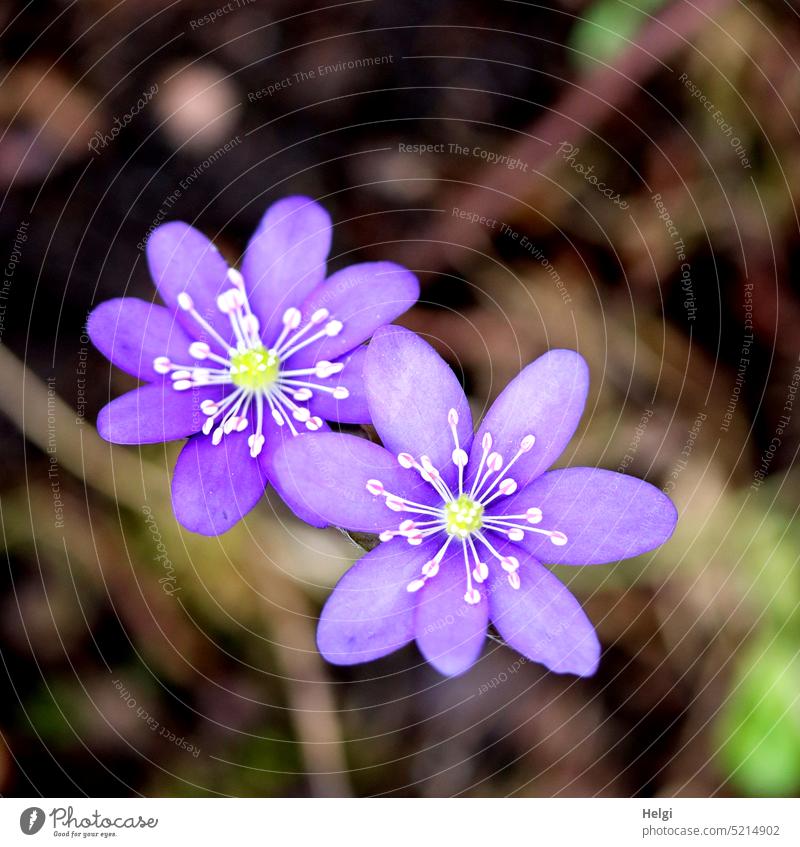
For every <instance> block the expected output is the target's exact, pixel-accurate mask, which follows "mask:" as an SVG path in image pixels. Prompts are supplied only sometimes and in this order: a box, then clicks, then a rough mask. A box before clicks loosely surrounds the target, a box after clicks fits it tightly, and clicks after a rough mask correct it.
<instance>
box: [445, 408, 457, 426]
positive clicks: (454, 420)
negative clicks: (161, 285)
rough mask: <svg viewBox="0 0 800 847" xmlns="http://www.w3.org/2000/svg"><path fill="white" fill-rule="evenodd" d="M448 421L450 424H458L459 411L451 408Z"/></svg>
mask: <svg viewBox="0 0 800 847" xmlns="http://www.w3.org/2000/svg"><path fill="white" fill-rule="evenodd" d="M447 423H449V424H450V426H458V412H457V411H456V410H455V409H450V411H449V412H448V413H447Z"/></svg>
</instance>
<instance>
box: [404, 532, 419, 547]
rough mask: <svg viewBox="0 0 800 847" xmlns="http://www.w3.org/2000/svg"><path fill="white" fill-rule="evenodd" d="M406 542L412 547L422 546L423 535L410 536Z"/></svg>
mask: <svg viewBox="0 0 800 847" xmlns="http://www.w3.org/2000/svg"><path fill="white" fill-rule="evenodd" d="M406 541H408V543H409V544H410V545H411V546H412V547H419V545H420V544H422V535H421V534H419V535H409V536H408V537H407V538H406Z"/></svg>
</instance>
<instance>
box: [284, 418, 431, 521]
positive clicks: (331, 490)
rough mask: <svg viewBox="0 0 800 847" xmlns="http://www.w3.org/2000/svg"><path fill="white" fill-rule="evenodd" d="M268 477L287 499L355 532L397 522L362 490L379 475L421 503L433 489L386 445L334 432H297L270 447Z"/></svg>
mask: <svg viewBox="0 0 800 847" xmlns="http://www.w3.org/2000/svg"><path fill="white" fill-rule="evenodd" d="M270 478H271V479H273V480H274V482H275V484H276V487H278V488H279V490H280V491H281V492H285V493H286V496H287V498H288V500H287V502H289V503H290V504H292V503H297V504H300V505H301V506H302V507H303V508H304V509H305V510H306V511H308V512H309V513H312V514H313V515H314V516H316V519H317V521H319V522H322V523H323V524H324V523H331V524H334V525H336V526H341V527H343V528H345V529H351V530H354V531H357V532H381V531H382V530H384V529H387V528H390V527H391V528H394V527H396V526H397V523H398V518H397V512H393V511H392V510H391V509H389V508H388V507H387V506H386V503H385V499H384V497H382V496H376V495H373V494H371V493H370V492H369V491H368V490H367V481H368V480H372V479H376V480H379V481H380V482H381V483H382V484H383V486H384V487H385V489H386V490H387V491H390V492H392V493H393V494H396V495H399V496H401V497H408V498H410V499H412V500H416V501H418V502H422V503H425V504H428V503H431V502H433V501H434V499H435V496H436V495H435V492H434V490H433V489H432V488H431V486H430V485H427V484H426V483H424V482H423V481H422V479H420V477H419V476H418V475H417V474H416V473H415V472H414V471H411V470H406V469H405V468H401V467H400V465H399V464H398V463H397V459H396V458H395V456H393V455H392V454H391V453H389V451H388V450H385V449H384V448H383V447H380V446H379V445H377V444H373V443H372V442H370V441H367V440H366V439H364V438H357V437H356V436H354V435H344V434H342V433H337V432H319V433H314V434H309V435H300V436H298V437H297V438H292V439H291V440H287V441H286V442H285V443H284V444H283V445H282V447H281V448H280V449H278V450H277V451H276V453H275V456H274V458H273V460H272V469H271V471H270Z"/></svg>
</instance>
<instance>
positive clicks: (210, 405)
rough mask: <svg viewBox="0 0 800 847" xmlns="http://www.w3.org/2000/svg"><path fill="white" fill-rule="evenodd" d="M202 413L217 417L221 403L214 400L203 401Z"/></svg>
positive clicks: (201, 405)
mask: <svg viewBox="0 0 800 847" xmlns="http://www.w3.org/2000/svg"><path fill="white" fill-rule="evenodd" d="M200 411H201V412H202V413H203V414H204V415H216V414H217V412H218V411H219V403H215V402H214V401H213V400H203V402H202V403H201V404H200Z"/></svg>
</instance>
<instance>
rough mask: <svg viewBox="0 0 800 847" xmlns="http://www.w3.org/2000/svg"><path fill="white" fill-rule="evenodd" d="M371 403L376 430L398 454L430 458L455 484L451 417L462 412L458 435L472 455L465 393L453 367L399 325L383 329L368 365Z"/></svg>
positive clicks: (374, 341)
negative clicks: (449, 422)
mask: <svg viewBox="0 0 800 847" xmlns="http://www.w3.org/2000/svg"><path fill="white" fill-rule="evenodd" d="M364 383H365V385H366V389H367V401H368V403H369V409H370V414H371V415H372V422H373V424H374V425H375V429H376V430H377V431H378V435H380V437H381V440H382V441H383V443H384V445H385V446H386V448H387V449H388V450H390V451H391V452H392V453H395V454H397V453H401V452H408V453H411V454H412V455H414V456H416V457H417V458H419V456H421V455H426V456H429V457H430V459H431V461H432V462H433V464H434V466H435V467H437V468H438V469H439V472H440V473H441V474H442V476H443V478H444V479H445V480H446V481H447V482H448V484H450V485H451V486H452V485H453V483H454V481H455V480H456V479H457V476H458V473H457V470H456V468H455V466H454V465H453V463H452V458H451V457H452V453H453V448H454V446H455V445H454V442H453V435H452V433H451V431H450V426H449V424H448V420H447V416H448V412H449V411H450V409H455V410H456V412H457V413H458V427H457V430H458V437H459V443H460V445H461V447H462V448H463V449H464V450H466V451H467V452H469V449H470V445H471V444H472V414H471V413H470V410H469V403H468V402H467V398H466V397H465V395H464V391H463V390H462V388H461V386H460V385H459V383H458V380H457V379H456V376H455V374H454V373H453V371H452V370H451V369H450V367H449V366H448V365H447V363H446V362H445V361H444V360H443V359H442V358H441V356H439V354H438V353H437V352H436V351H435V350H434V349H433V347H431V346H430V344H428V343H427V342H425V341H423V340H422V339H421V338H420V337H419V336H417V335H415V334H414V333H413V332H411V331H409V330H407V329H403V328H402V327H399V326H389V327H384V328H383V329H380V330H378V332H376V333H375V336H374V338H373V339H372V342H371V343H370V345H369V347H368V348H367V358H366V361H365V363H364Z"/></svg>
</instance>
